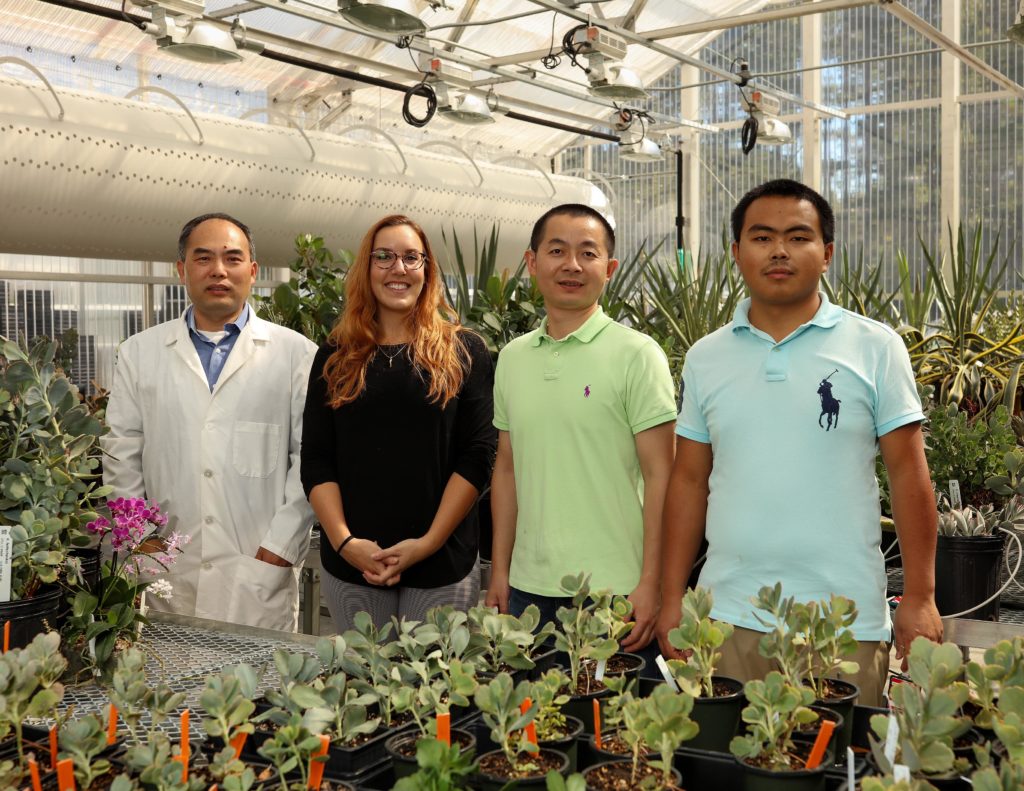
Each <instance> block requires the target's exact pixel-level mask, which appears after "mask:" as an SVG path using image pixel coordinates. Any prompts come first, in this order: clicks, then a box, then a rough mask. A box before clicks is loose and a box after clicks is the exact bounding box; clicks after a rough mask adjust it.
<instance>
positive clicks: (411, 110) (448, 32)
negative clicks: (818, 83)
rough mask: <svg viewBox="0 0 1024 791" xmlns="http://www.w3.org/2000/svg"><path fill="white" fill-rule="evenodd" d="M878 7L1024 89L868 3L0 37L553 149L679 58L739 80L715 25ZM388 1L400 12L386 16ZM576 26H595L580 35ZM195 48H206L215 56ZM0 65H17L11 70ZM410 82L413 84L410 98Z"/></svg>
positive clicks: (239, 2)
mask: <svg viewBox="0 0 1024 791" xmlns="http://www.w3.org/2000/svg"><path fill="white" fill-rule="evenodd" d="M879 4H880V5H882V7H884V8H885V9H886V10H887V11H889V12H891V13H894V14H896V15H897V16H901V17H903V18H904V21H906V22H907V24H909V25H910V26H911V27H915V28H917V29H918V32H919V33H920V34H921V35H922V36H923V37H924V38H926V39H930V40H931V42H932V43H933V44H937V45H939V46H944V47H946V48H947V49H949V50H950V51H953V52H954V53H955V54H957V55H958V56H959V57H961V58H962V59H963V60H964V61H965V62H966V63H967V64H968V65H969V66H972V67H973V68H976V69H978V70H980V71H982V73H985V74H986V76H987V77H988V78H989V79H990V80H992V82H993V83H995V84H996V85H997V86H998V87H1002V88H1004V89H1006V88H1008V89H1010V90H1012V91H1015V92H1017V93H1018V94H1020V95H1022V96H1024V89H1021V87H1020V86H1019V85H1016V84H1015V83H1013V82H1012V81H1011V80H1009V79H1008V78H1007V77H1005V76H1004V75H1001V74H999V73H998V72H996V71H995V70H994V69H991V67H988V66H987V64H985V63H984V62H982V61H980V60H978V59H977V58H976V57H975V56H973V55H971V54H970V53H969V52H968V51H966V50H960V49H959V48H958V47H957V45H956V44H955V43H953V42H951V41H948V40H946V41H943V37H942V36H941V34H940V33H938V31H936V30H934V29H933V28H930V26H929V25H927V23H923V21H922V20H920V18H918V17H917V16H916V15H915V14H914V12H913V11H912V10H911V9H909V8H907V6H906V5H905V4H904V3H901V2H884V3H879V0H818V1H817V2H813V1H809V2H797V3H785V4H780V3H778V2H777V1H776V2H766V0H596V1H595V2H572V0H504V1H503V2H495V1H494V0H436V1H434V0H431V1H429V2H428V0H207V2H206V3H205V4H204V3H202V2H201V1H200V0H138V2H135V3H131V2H126V4H125V5H122V4H121V3H120V2H117V0H2V2H0V6H2V8H3V9H4V10H3V14H2V18H0V41H2V42H3V43H4V44H5V45H7V51H8V52H11V51H12V50H13V51H17V50H19V49H24V50H25V51H26V52H27V53H31V52H33V51H34V50H36V49H38V50H42V51H47V52H53V53H58V54H60V55H62V56H67V57H69V58H70V59H72V60H75V59H82V60H89V61H91V62H101V63H108V64H109V63H113V64H115V66H114V67H115V68H118V69H121V68H123V69H124V70H125V71H126V72H128V73H133V74H134V75H136V78H137V79H138V81H139V82H140V83H149V84H163V85H164V86H165V87H171V85H172V84H173V85H174V86H178V87H179V89H180V86H183V85H187V86H190V87H193V88H194V87H195V86H198V88H199V89H203V88H204V86H205V88H206V89H207V93H212V89H213V88H214V87H219V88H230V89H233V90H234V91H235V92H241V93H246V94H265V96H266V103H267V104H268V105H270V106H271V107H272V108H273V110H272V111H271V113H270V115H271V118H270V120H271V122H272V123H279V124H298V125H301V126H304V127H305V128H312V129H319V130H325V131H329V130H330V129H331V128H332V126H334V125H335V124H338V125H339V126H340V125H341V123H343V122H344V123H352V118H353V117H357V118H358V119H359V120H363V121H366V122H369V123H373V124H376V125H377V126H380V127H393V128H401V129H403V131H404V132H409V131H416V130H417V129H419V128H420V127H419V126H418V124H420V123H421V122H422V120H423V119H424V117H425V116H426V115H427V114H428V111H429V107H428V100H427V98H426V94H427V93H428V92H427V91H426V90H424V89H423V88H419V89H416V86H420V85H421V84H422V83H425V84H426V86H429V87H430V89H431V91H432V92H433V94H434V96H435V99H436V102H437V109H438V112H437V113H436V114H435V115H434V116H433V117H432V118H431V120H430V121H429V131H427V129H426V128H425V126H426V125H425V126H424V128H423V131H422V134H424V135H428V134H429V135H430V136H432V137H437V138H442V139H443V138H449V139H458V140H471V141H472V142H473V144H474V145H476V146H482V147H486V148H490V149H504V150H506V151H514V152H516V153H517V154H520V155H525V156H538V155H539V156H551V155H553V154H554V153H556V152H557V151H558V150H560V149H562V148H564V147H565V146H567V145H570V144H572V143H573V142H574V141H578V140H579V139H580V136H581V135H582V136H583V138H584V139H587V138H590V139H595V138H596V139H597V140H615V139H618V138H619V136H620V133H621V131H622V130H621V128H616V127H615V125H614V122H615V120H616V116H617V110H618V109H620V108H642V107H644V106H645V99H644V97H643V94H639V93H637V92H636V89H637V88H638V87H650V86H651V85H652V83H654V82H655V80H657V79H658V78H659V77H661V76H662V75H664V74H666V73H667V72H669V71H670V70H671V69H672V68H673V67H674V66H676V65H677V64H679V63H683V64H688V65H691V66H695V67H697V68H698V71H696V72H695V74H697V75H698V79H700V80H707V79H731V80H733V81H740V80H742V79H743V78H742V76H741V75H740V74H739V73H737V72H738V71H739V69H740V66H739V65H738V64H734V65H733V67H732V68H731V69H729V70H726V69H721V68H720V67H716V66H712V65H710V64H706V63H701V62H700V61H699V60H697V59H696V57H695V56H694V53H697V52H699V51H700V50H701V48H702V47H704V46H706V45H707V44H708V42H710V41H711V40H713V39H714V38H715V36H717V35H718V33H720V32H721V31H722V30H723V29H725V28H728V27H734V26H738V25H742V24H753V23H756V22H759V21H765V20H769V19H773V18H784V17H796V16H804V15H810V14H818V13H824V12H827V11H836V10H841V9H846V8H852V7H856V6H863V5H879ZM385 6H387V7H388V8H385ZM339 7H340V8H339ZM392 10H394V11H395V14H396V15H395V16H389V17H385V13H388V12H390V11H392ZM368 19H369V20H371V21H373V20H375V21H376V23H377V24H381V20H382V19H383V20H384V21H383V25H384V27H388V28H389V29H390V32H386V31H384V30H380V29H378V30H370V29H367V28H366V27H364V26H361V25H365V24H366V23H367V20H368ZM353 20H355V21H353ZM409 23H411V25H410V24H409ZM403 25H404V27H403ZM588 25H590V26H592V27H595V28H598V29H599V31H594V30H591V31H589V36H588V30H587V27H588ZM415 28H418V31H417V30H416V29H415ZM598 32H600V36H598ZM203 36H207V37H210V36H220V37H221V38H222V39H225V40H226V41H227V46H228V47H229V48H231V49H233V50H236V51H237V52H238V53H239V54H237V55H233V56H232V57H233V58H234V60H233V62H229V63H201V62H193V61H191V60H186V59H183V58H182V57H179V56H177V55H175V54H171V53H172V52H173V51H174V50H175V47H174V46H167V45H168V44H177V45H178V46H179V47H180V44H182V43H185V44H187V43H190V42H192V41H194V40H196V39H197V37H198V38H199V39H201V38H202V37H203ZM595 36H598V42H597V44H596V45H595V44H593V43H592V42H593V39H594V37H595ZM207 41H208V39H207ZM588 42H591V46H590V51H589V52H588V51H587V43H588ZM200 49H201V50H202V52H204V53H205V55H206V57H207V58H209V57H212V56H211V54H210V53H211V52H214V50H211V49H210V48H209V47H205V49H204V48H202V47H200ZM179 51H180V49H179ZM217 51H218V52H219V51H220V50H217ZM571 53H574V54H575V57H573V54H571ZM26 57H28V56H27V55H26ZM972 60H973V61H974V62H972ZM6 68H7V69H8V70H11V71H9V73H12V74H13V73H14V71H13V69H14V68H16V67H12V66H11V65H10V64H8V65H7V67H6ZM158 80H160V81H162V83H158V82H157V81H158ZM756 87H757V76H756V69H755V73H754V76H753V79H752V81H751V82H750V88H751V89H753V88H756ZM409 89H416V92H415V93H414V94H413V95H412V96H411V97H408V98H407V96H406V93H405V91H407V90H409ZM630 93H633V94H635V95H634V96H630V95H629V94H630ZM774 93H776V94H778V92H777V91H776V92H774ZM595 94H597V95H595ZM195 98H197V97H196V95H195V94H194V93H193V94H192V95H191V96H189V97H186V99H195ZM779 98H780V99H781V101H782V105H783V112H792V111H793V110H794V109H797V108H798V106H799V105H801V104H803V105H805V106H807V105H810V106H813V107H814V108H815V109H817V110H819V111H821V112H824V113H827V114H830V115H833V116H840V117H842V108H837V107H826V106H823V105H817V104H813V103H809V102H808V101H806V100H805V99H803V98H801V97H799V96H794V95H790V94H786V93H783V94H781V96H779ZM186 103H189V102H188V101H187V102H186ZM403 104H407V112H406V113H405V118H406V121H405V123H404V124H403ZM193 109H196V108H195V107H193ZM224 111H226V112H228V113H230V112H231V111H230V109H227V110H224ZM487 115H490V116H491V117H492V118H493V119H494V122H493V123H490V122H488V123H478V124H475V125H474V126H473V127H472V128H470V127H469V126H467V125H465V124H464V123H459V122H458V121H457V120H456V119H458V118H463V119H465V118H468V119H469V120H473V119H480V118H481V116H483V117H486V116H487ZM642 120H643V129H644V131H645V133H650V134H652V135H655V136H656V135H658V134H681V133H684V132H685V130H686V129H688V128H697V129H702V130H704V131H708V132H712V131H715V130H714V129H713V128H712V127H710V126H707V125H705V124H703V123H701V120H700V119H699V118H687V117H683V115H682V114H681V113H679V114H676V115H674V116H669V115H663V114H652V115H651V116H650V117H643V118H642ZM410 121H411V123H410Z"/></svg>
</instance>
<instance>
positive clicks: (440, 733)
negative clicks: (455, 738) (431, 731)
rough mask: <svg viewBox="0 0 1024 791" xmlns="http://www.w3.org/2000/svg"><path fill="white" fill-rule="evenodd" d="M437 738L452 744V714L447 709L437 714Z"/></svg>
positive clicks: (449, 744)
mask: <svg viewBox="0 0 1024 791" xmlns="http://www.w3.org/2000/svg"><path fill="white" fill-rule="evenodd" d="M437 740H438V741H441V742H444V743H445V744H446V745H448V746H449V747H451V746H452V715H451V714H449V713H448V712H447V711H443V712H438V715H437Z"/></svg>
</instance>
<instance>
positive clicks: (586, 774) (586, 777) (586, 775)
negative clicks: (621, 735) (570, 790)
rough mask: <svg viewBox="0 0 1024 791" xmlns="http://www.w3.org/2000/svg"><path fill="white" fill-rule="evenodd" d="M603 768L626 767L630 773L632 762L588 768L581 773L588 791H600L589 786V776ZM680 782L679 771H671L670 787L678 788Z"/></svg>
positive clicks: (597, 787)
mask: <svg viewBox="0 0 1024 791" xmlns="http://www.w3.org/2000/svg"><path fill="white" fill-rule="evenodd" d="M603 766H623V767H626V768H627V769H628V770H630V771H631V770H632V766H633V764H632V761H602V762H601V763H599V764H594V765H593V766H591V767H589V768H588V769H587V770H586V771H585V772H584V773H583V779H584V781H586V784H587V789H588V791H601V789H600V787H599V786H594V785H591V782H590V775H591V773H592V772H595V771H597V770H598V769H600V768H601V767H603ZM681 782H682V775H680V774H679V770H678V769H673V770H672V787H673V788H679V787H680V785H679V784H680V783H681Z"/></svg>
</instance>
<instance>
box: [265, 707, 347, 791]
mask: <svg viewBox="0 0 1024 791" xmlns="http://www.w3.org/2000/svg"><path fill="white" fill-rule="evenodd" d="M324 738H326V737H324ZM322 748H323V742H322V737H320V736H318V735H317V734H315V733H312V732H311V731H310V730H309V729H308V728H307V727H306V726H305V725H303V723H302V716H301V715H299V714H292V715H290V716H289V717H288V720H287V721H286V722H284V723H282V724H281V725H279V726H278V728H277V730H275V731H274V733H273V735H272V736H271V737H270V738H269V739H267V740H266V741H265V742H263V744H261V745H260V748H259V750H258V752H259V754H260V755H261V756H263V757H264V758H266V759H267V760H268V761H270V763H271V764H272V765H273V767H274V769H275V770H277V784H278V787H279V788H280V789H281V791H300V790H301V791H305V790H306V789H307V788H309V787H310V776H311V774H312V773H313V771H314V767H313V764H314V763H321V764H322V763H325V762H326V758H327V756H326V755H325V754H319V753H320V751H321V750H322ZM321 771H322V770H321ZM320 788H321V789H324V791H338V790H340V789H345V790H346V791H353V789H354V786H352V785H349V784H348V783H344V782H340V781H335V780H332V781H329V782H323V783H321V784H320Z"/></svg>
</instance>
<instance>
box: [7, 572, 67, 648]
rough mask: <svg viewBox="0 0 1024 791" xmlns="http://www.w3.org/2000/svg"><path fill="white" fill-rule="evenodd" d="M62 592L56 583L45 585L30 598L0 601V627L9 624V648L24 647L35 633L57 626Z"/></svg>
mask: <svg viewBox="0 0 1024 791" xmlns="http://www.w3.org/2000/svg"><path fill="white" fill-rule="evenodd" d="M62 594H63V591H62V590H61V589H60V588H59V587H57V586H56V585H45V586H43V587H42V588H40V589H39V592H38V593H36V595H35V596H33V597H32V598H31V599H19V600H18V601H7V602H2V603H0V628H2V627H3V624H4V622H5V621H7V622H10V624H11V638H10V644H9V647H10V648H24V647H25V646H27V645H28V644H29V643H31V642H32V638H33V637H35V636H36V635H37V634H40V633H42V632H46V631H50V630H53V629H57V628H58V623H57V613H58V611H59V610H60V605H61V595H62Z"/></svg>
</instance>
